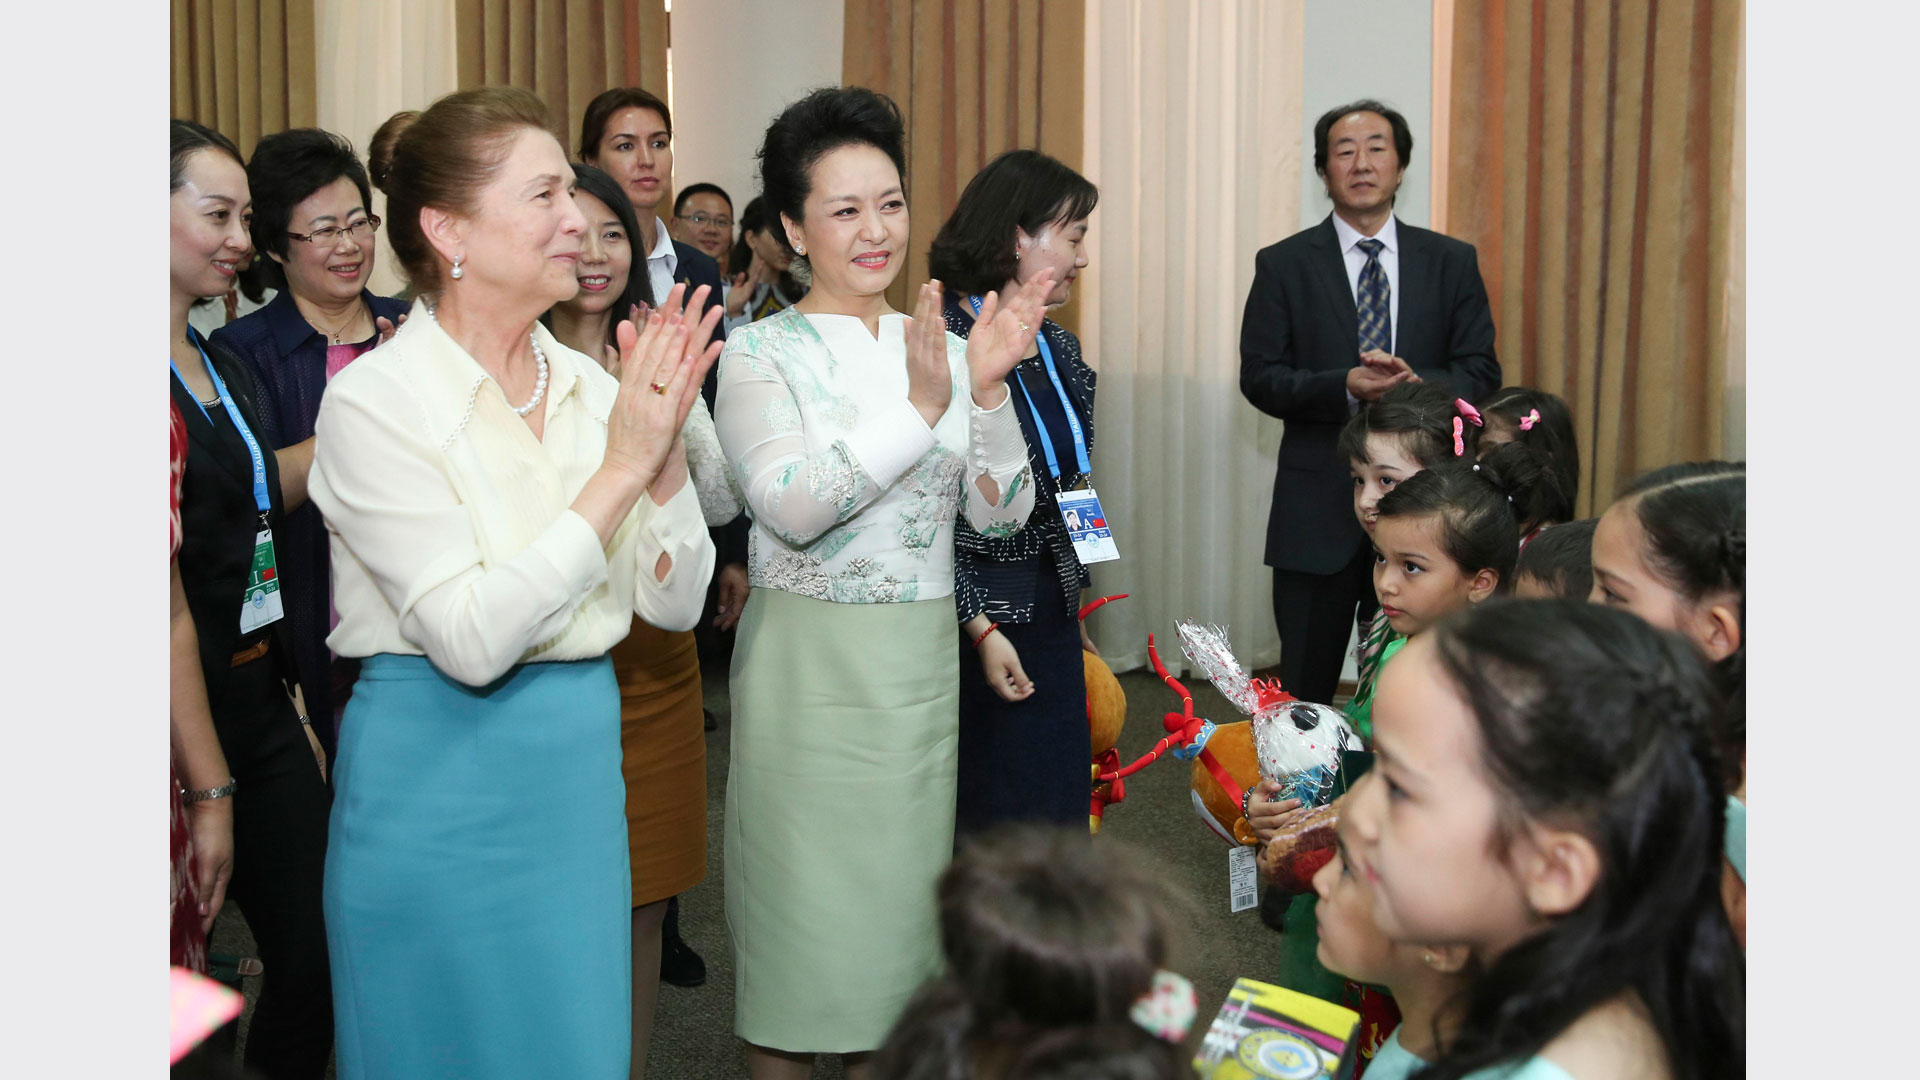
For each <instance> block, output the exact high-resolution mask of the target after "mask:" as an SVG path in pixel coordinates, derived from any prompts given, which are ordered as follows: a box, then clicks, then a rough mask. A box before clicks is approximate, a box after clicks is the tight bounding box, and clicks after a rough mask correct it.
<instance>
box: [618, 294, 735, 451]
mask: <svg viewBox="0 0 1920 1080" xmlns="http://www.w3.org/2000/svg"><path fill="white" fill-rule="evenodd" d="M708 291H709V290H708V287H707V286H705V285H702V286H700V287H699V288H698V289H695V290H694V292H693V296H692V297H691V306H692V307H693V308H694V310H699V309H700V305H701V304H702V303H703V302H704V301H705V300H706V297H707V293H708ZM685 292H686V286H685V285H675V286H674V287H673V291H672V292H671V293H669V294H668V296H667V301H666V303H665V304H662V305H661V306H660V307H659V308H658V309H656V310H654V311H652V312H650V313H649V314H648V315H647V318H646V324H645V326H644V328H636V326H635V325H634V323H632V322H630V321H625V320H623V321H622V322H621V323H620V326H619V329H618V330H617V331H616V336H617V337H618V339H619V343H620V392H619V396H617V397H616V398H615V399H614V402H613V409H612V411H611V412H610V413H609V414H608V416H607V452H606V461H607V463H608V464H610V465H614V466H616V467H619V468H621V469H623V470H625V471H627V472H628V473H630V474H631V475H632V476H633V477H634V478H635V479H637V480H639V481H640V482H641V486H643V487H646V486H649V485H651V484H652V483H653V481H654V479H655V478H656V477H657V476H659V475H660V472H661V470H662V468H663V466H664V465H665V463H666V461H667V457H668V454H669V453H670V452H671V451H672V450H673V447H674V442H675V440H676V439H678V438H679V436H680V428H681V425H683V424H685V423H686V420H687V413H688V412H689V411H691V410H692V408H693V401H694V398H696V397H698V396H699V394H700V384H701V382H702V381H703V380H705V379H706V376H707V369H708V368H711V367H712V366H713V362H714V361H715V360H716V359H718V358H719V356H720V343H719V342H717V341H716V342H713V344H711V345H709V344H708V341H709V339H711V338H712V337H713V328H714V326H715V324H717V323H718V322H719V321H720V308H719V307H718V305H716V306H714V307H712V308H710V309H708V310H707V312H706V314H705V316H704V317H702V318H701V319H700V320H699V322H698V323H697V324H696V323H691V322H689V321H688V320H687V318H686V312H685V308H686V306H688V305H686V304H683V300H685V299H686V297H685Z"/></svg>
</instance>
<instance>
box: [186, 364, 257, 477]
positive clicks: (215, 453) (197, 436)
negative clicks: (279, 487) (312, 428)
mask: <svg viewBox="0 0 1920 1080" xmlns="http://www.w3.org/2000/svg"><path fill="white" fill-rule="evenodd" d="M167 381H168V382H169V383H171V384H172V391H173V403H174V404H175V405H177V406H179V407H180V416H181V418H182V419H184V420H185V421H186V422H187V439H188V440H189V441H191V442H196V443H199V444H200V448H201V449H202V450H204V451H206V453H207V456H209V457H211V458H213V460H215V461H217V462H219V463H220V467H221V468H223V469H225V470H227V472H228V473H230V474H232V476H233V478H234V479H236V480H239V481H240V482H241V483H244V484H246V485H247V491H248V492H252V491H253V460H252V458H251V456H247V457H246V462H245V465H244V466H242V465H241V463H240V461H239V459H236V458H235V457H234V456H233V448H232V447H231V446H229V445H228V444H227V441H226V440H225V439H223V438H221V437H220V431H219V429H217V428H215V427H214V426H213V424H212V423H210V422H208V420H207V416H206V414H205V413H203V412H201V411H200V402H199V400H198V399H196V398H195V397H194V396H193V392H192V391H190V390H188V389H187V388H186V386H185V384H183V383H181V381H180V380H179V379H178V378H176V377H175V376H173V375H172V374H171V373H169V374H168V376H167ZM234 441H235V442H240V440H239V438H238V437H236V438H235V439H234ZM241 449H242V450H243V451H244V450H245V446H244V444H243V445H242V447H241ZM261 449H262V450H264V449H265V447H262V448H261Z"/></svg>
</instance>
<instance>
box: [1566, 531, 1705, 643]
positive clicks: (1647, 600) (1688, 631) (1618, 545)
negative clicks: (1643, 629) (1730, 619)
mask: <svg viewBox="0 0 1920 1080" xmlns="http://www.w3.org/2000/svg"><path fill="white" fill-rule="evenodd" d="M1634 502H1635V500H1633V499H1623V500H1621V501H1620V502H1617V503H1614V504H1613V506H1611V507H1609V508H1608V509H1607V512H1606V513H1604V514H1602V515H1600V523H1599V525H1597V526H1595V528H1594V530H1593V592H1592V593H1591V594H1590V595H1589V596H1588V599H1589V600H1591V601H1593V602H1594V603H1596V604H1607V605H1610V606H1612V607H1617V608H1622V609H1624V610H1627V611H1631V612H1632V613H1634V614H1635V615H1638V616H1639V617H1640V618H1641V619H1643V620H1645V621H1646V622H1647V623H1648V624H1650V625H1652V626H1657V627H1659V628H1660V629H1662V630H1672V631H1676V632H1678V633H1679V634H1681V635H1682V636H1684V637H1686V638H1687V639H1688V640H1690V641H1692V642H1693V643H1694V644H1695V645H1696V646H1698V647H1699V649H1700V650H1701V652H1703V653H1705V654H1706V656H1707V657H1708V659H1711V660H1719V659H1722V658H1723V657H1725V656H1726V655H1727V654H1728V653H1730V652H1732V651H1733V648H1732V644H1731V643H1729V642H1728V640H1727V635H1726V628H1725V627H1724V626H1723V625H1721V624H1722V623H1723V622H1724V619H1722V620H1716V619H1715V617H1714V616H1715V611H1714V604H1713V603H1711V602H1702V603H1698V604H1696V603H1693V602H1691V601H1689V600H1688V599H1687V598H1686V596H1684V595H1683V594H1681V593H1680V592H1679V591H1678V590H1676V589H1675V588H1674V587H1673V586H1671V585H1668V584H1667V583H1666V581H1665V580H1664V579H1663V578H1662V577H1661V576H1660V575H1659V574H1658V573H1656V572H1655V571H1654V569H1653V567H1652V566H1650V565H1648V563H1647V551H1648V550H1649V549H1650V545H1649V543H1648V541H1647V531H1646V530H1645V529H1644V528H1642V527H1641V526H1640V514H1639V512H1638V511H1637V510H1636V509H1635V507H1634ZM1710 599H1714V600H1725V601H1729V602H1730V601H1731V598H1730V597H1720V598H1710Z"/></svg>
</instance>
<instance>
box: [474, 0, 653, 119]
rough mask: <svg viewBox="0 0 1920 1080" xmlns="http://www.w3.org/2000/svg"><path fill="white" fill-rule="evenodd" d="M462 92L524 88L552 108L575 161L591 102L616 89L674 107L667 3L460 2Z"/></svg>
mask: <svg viewBox="0 0 1920 1080" xmlns="http://www.w3.org/2000/svg"><path fill="white" fill-rule="evenodd" d="M455 18H456V21H457V23H458V26H459V41H458V50H459V81H460V89H462V90H470V89H473V88H475V87H481V86H518V87H521V88H522V89H526V90H531V91H533V92H534V93H535V94H538V95H539V96H540V99H541V100H542V101H544V102H546V104H547V109H548V111H549V112H550V113H551V114H552V116H553V125H554V126H553V133H554V135H555V136H556V137H557V138H559V140H560V145H562V146H564V147H566V148H567V154H568V156H570V157H571V156H574V154H575V151H576V150H577V145H576V144H577V143H578V142H579V139H580V117H581V115H582V114H583V113H585V112H586V108H587V102H589V101H592V100H593V99H594V97H595V96H596V95H598V94H599V93H600V92H601V91H603V90H606V89H609V88H611V87H615V86H638V87H641V88H643V89H646V90H649V91H651V92H652V93H654V94H656V95H658V96H659V97H660V98H661V100H663V101H667V100H669V99H668V95H667V14H666V9H665V6H664V5H663V4H661V3H660V0H456V7H455Z"/></svg>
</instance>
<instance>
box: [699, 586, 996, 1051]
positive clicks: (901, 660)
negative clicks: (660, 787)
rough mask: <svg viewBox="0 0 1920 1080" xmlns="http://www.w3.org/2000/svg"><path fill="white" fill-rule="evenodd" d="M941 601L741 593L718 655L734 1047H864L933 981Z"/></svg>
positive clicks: (944, 706) (946, 799)
mask: <svg viewBox="0 0 1920 1080" xmlns="http://www.w3.org/2000/svg"><path fill="white" fill-rule="evenodd" d="M955 633H956V630H955V622H954V609H953V601H952V600H951V599H950V598H943V599H939V600H923V601H917V602H914V603H907V604H835V603H829V602H827V601H824V600H813V599H809V598H807V597H803V596H797V595H794V594H792V593H787V592H781V591H780V590H778V589H766V588H762V589H755V590H753V595H752V597H751V599H749V600H748V602H747V608H746V611H745V612H744V613H743V614H742V616H741V619H740V632H739V637H738V639H737V642H736V645H735V648H734V653H733V672H732V695H733V738H732V764H731V768H730V770H729V772H728V774H727V819H726V862H725V866H726V896H727V928H728V931H729V932H730V934H731V936H732V939H733V957H734V993H735V1013H734V1032H735V1033H736V1034H738V1035H739V1036H740V1037H741V1038H743V1039H745V1040H747V1041H748V1042H750V1043H753V1044H755V1045H757V1046H764V1047H770V1048H773V1049H777V1050H785V1051H789V1052H794V1053H805V1052H828V1053H855V1052H859V1051H865V1050H872V1049H875V1048H876V1047H878V1046H879V1045H880V1043H881V1041H882V1040H883V1039H884V1038H885V1036H886V1033H887V1030H888V1029H889V1028H890V1027H891V1026H892V1025H893V1021H894V1019H895V1018H896V1017H898V1016H899V1014H900V1010H901V1009H902V1008H903V1007H904V1006H905V1005H906V1003H907V999H908V998H909V997H910V996H911V995H912V994H913V992H914V990H916V989H918V988H919V986H920V984H921V983H922V982H924V981H926V980H927V979H928V978H929V977H931V976H933V975H934V974H936V973H937V972H938V970H939V966H940V946H939V932H938V925H937V922H936V918H935V908H934V882H935V879H936V878H937V877H938V876H939V874H940V872H941V870H943V869H944V868H945V867H946V865H947V862H948V860H949V859H950V858H951V856H952V853H953V799H954V762H955V757H956V752H957V745H958V739H957V728H958V724H959V679H960V671H959V652H958V650H957V649H956V648H955V646H954V641H955V636H954V635H955Z"/></svg>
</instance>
